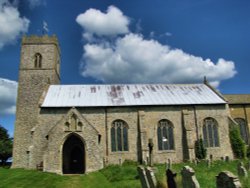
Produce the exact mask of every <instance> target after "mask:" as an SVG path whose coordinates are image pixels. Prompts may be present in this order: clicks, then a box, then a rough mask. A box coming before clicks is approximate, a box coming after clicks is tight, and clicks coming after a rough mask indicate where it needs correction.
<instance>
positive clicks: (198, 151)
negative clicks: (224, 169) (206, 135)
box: [195, 138, 207, 159]
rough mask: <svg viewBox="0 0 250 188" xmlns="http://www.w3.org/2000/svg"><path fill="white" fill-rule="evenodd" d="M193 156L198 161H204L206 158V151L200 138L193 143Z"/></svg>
mask: <svg viewBox="0 0 250 188" xmlns="http://www.w3.org/2000/svg"><path fill="white" fill-rule="evenodd" d="M195 156H196V158H198V159H205V158H206V156H207V149H206V148H205V147H204V144H203V140H202V138H200V139H198V140H196V141H195Z"/></svg>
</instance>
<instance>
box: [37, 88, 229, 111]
mask: <svg viewBox="0 0 250 188" xmlns="http://www.w3.org/2000/svg"><path fill="white" fill-rule="evenodd" d="M225 103H226V102H225V101H224V100H223V99H222V98H221V97H219V96H218V95H217V94H216V93H215V92H214V91H212V90H211V89H210V88H209V87H207V86H206V85H205V84H183V85H181V84H158V85H157V84H140V85H139V84H138V85H132V84H131V85H51V86H50V87H49V90H48V92H47V95H46V97H45V99H44V102H43V104H42V107H73V106H74V107H95V106H143V105H190V104H225Z"/></svg>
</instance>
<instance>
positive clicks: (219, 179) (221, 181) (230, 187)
mask: <svg viewBox="0 0 250 188" xmlns="http://www.w3.org/2000/svg"><path fill="white" fill-rule="evenodd" d="M216 187H217V188H241V187H242V186H241V183H240V180H239V179H238V177H237V176H235V175H234V174H233V173H231V172H229V171H223V172H220V173H219V174H218V176H216Z"/></svg>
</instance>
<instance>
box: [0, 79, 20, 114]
mask: <svg viewBox="0 0 250 188" xmlns="http://www.w3.org/2000/svg"><path fill="white" fill-rule="evenodd" d="M17 85H18V84H17V82H16V81H12V80H8V79H4V78H0V114H14V113H15V111H16V97H17Z"/></svg>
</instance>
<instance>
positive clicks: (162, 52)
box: [82, 33, 236, 87]
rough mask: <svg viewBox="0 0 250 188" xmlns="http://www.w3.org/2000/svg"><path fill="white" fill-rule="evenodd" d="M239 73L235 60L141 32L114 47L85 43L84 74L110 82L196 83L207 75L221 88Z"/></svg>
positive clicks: (121, 39)
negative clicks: (190, 49)
mask: <svg viewBox="0 0 250 188" xmlns="http://www.w3.org/2000/svg"><path fill="white" fill-rule="evenodd" d="M235 74H236V71H235V67H234V63H233V62H232V61H226V60H224V59H219V60H218V61H217V62H216V63H214V62H212V61H211V60H210V59H203V58H202V57H197V56H194V55H191V54H188V53H185V52H183V51H182V50H181V49H172V48H171V47H170V46H167V45H162V44H160V43H159V42H158V41H156V40H152V39H151V40H146V39H144V38H143V37H142V36H141V35H138V34H132V33H130V34H127V35H125V36H124V37H121V38H118V39H117V41H116V43H115V45H112V46H111V45H110V46H109V45H106V44H103V43H99V44H86V45H85V46H84V55H83V61H82V75H83V76H90V77H93V78H96V79H98V80H101V81H103V82H107V83H124V82H125V83H195V82H201V81H202V80H203V77H204V76H206V77H207V78H208V79H209V81H211V83H212V84H213V85H214V86H216V87H217V86H218V85H219V83H220V81H221V80H224V79H228V78H231V77H233V76H234V75H235Z"/></svg>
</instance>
